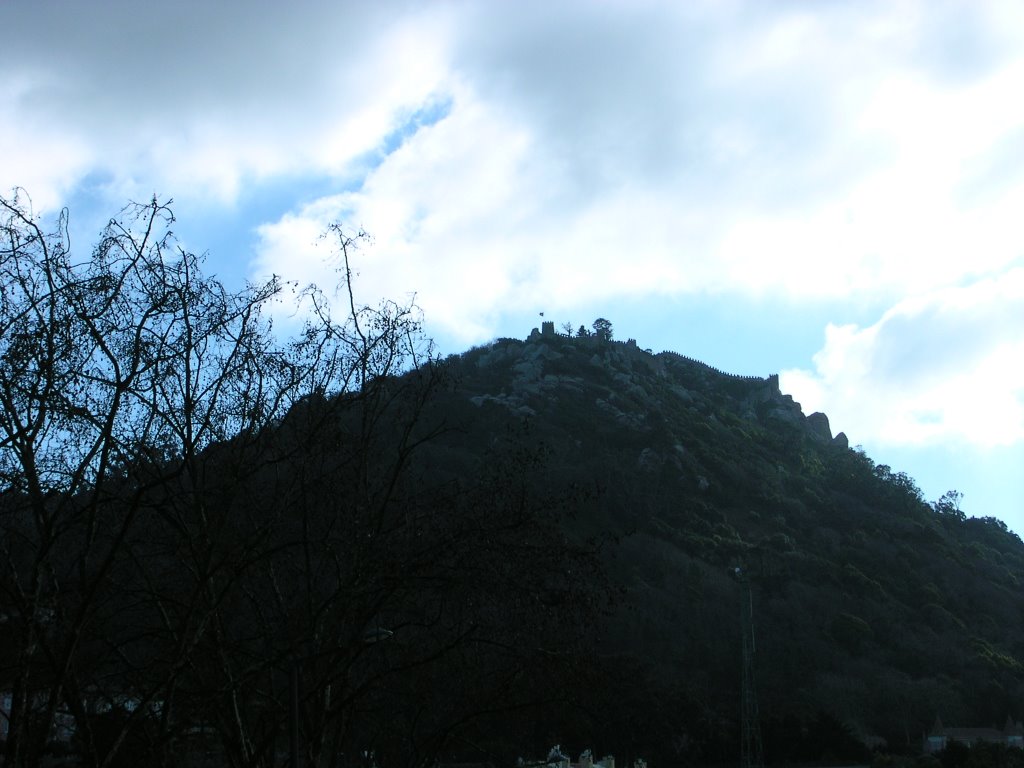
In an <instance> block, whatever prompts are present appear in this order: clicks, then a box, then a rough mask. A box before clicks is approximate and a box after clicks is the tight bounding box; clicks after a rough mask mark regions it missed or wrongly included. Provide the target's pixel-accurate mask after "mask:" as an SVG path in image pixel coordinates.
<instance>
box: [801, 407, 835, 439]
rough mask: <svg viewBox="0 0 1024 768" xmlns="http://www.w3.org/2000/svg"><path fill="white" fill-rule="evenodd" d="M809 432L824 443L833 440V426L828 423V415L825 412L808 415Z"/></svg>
mask: <svg viewBox="0 0 1024 768" xmlns="http://www.w3.org/2000/svg"><path fill="white" fill-rule="evenodd" d="M807 432H808V434H810V435H811V437H813V438H814V439H815V440H818V441H820V442H823V443H831V442H832V428H831V427H830V426H829V424H828V416H826V415H825V414H824V413H820V412H817V413H812V414H811V415H810V416H808V417H807Z"/></svg>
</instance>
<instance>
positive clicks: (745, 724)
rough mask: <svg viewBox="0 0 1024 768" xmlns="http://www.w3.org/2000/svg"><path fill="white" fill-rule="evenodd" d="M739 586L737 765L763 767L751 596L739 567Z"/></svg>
mask: <svg viewBox="0 0 1024 768" xmlns="http://www.w3.org/2000/svg"><path fill="white" fill-rule="evenodd" d="M733 577H734V578H735V579H736V581H738V582H739V585H740V628H741V631H742V635H743V672H742V677H741V685H740V732H741V735H740V768H763V766H764V753H763V751H762V748H761V720H760V716H759V714H758V711H757V689H756V688H755V687H754V651H755V650H756V646H755V644H754V599H753V596H752V595H751V593H750V577H749V576H747V572H746V571H745V570H743V569H742V568H736V569H735V570H734V571H733Z"/></svg>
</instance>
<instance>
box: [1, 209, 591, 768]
mask: <svg viewBox="0 0 1024 768" xmlns="http://www.w3.org/2000/svg"><path fill="white" fill-rule="evenodd" d="M0 206H2V211H3V221H2V233H0V234H2V238H3V242H2V244H0V284H2V285H3V287H4V290H3V293H2V297H0V402H2V406H3V411H2V417H0V549H2V569H0V625H2V628H3V631H2V632H0V691H2V692H3V696H4V697H5V706H4V712H3V716H4V718H5V726H6V727H5V729H4V730H5V733H6V739H5V742H4V745H3V748H4V755H3V756H4V760H3V764H4V765H6V766H12V767H13V766H37V765H39V764H40V763H41V761H43V760H44V758H45V757H46V756H47V755H50V756H51V757H52V756H65V757H66V758H67V759H69V760H72V761H73V762H74V763H76V764H85V765H107V766H116V765H124V766H128V765H132V766H137V765H166V766H175V765H193V764H211V765H232V766H272V765H283V764H286V762H288V761H289V760H291V754H290V753H291V752H292V750H293V749H294V750H297V751H298V753H299V754H298V757H299V760H300V764H302V765H310V766H313V765H321V766H334V765H366V766H369V765H374V764H379V765H410V766H414V765H427V764H430V763H432V762H433V761H434V759H435V758H436V756H437V755H438V754H441V753H443V752H444V751H445V750H449V751H451V750H456V751H458V750H462V751H463V752H465V751H467V750H471V751H476V752H478V753H479V752H480V751H481V750H483V749H487V750H493V749H495V747H498V748H500V747H501V735H502V734H506V733H508V732H509V728H508V727H506V726H504V725H503V723H513V722H515V720H516V717H517V713H520V712H524V711H531V712H533V711H537V708H543V707H545V706H561V704H562V700H563V699H565V697H566V693H565V692H566V691H571V690H573V689H574V687H575V686H574V685H573V684H571V681H573V680H577V681H578V680H579V679H580V678H579V677H578V676H577V672H578V667H579V664H578V662H579V660H580V659H581V658H582V656H581V645H580V643H581V639H582V638H583V637H584V635H585V631H584V629H585V627H586V625H587V623H588V620H587V618H586V617H587V616H589V615H592V614H593V613H594V611H595V609H597V608H598V607H599V605H600V603H601V601H602V600H603V599H604V598H603V595H602V593H601V591H600V589H598V586H597V585H599V584H600V583H601V579H600V578H599V573H598V568H597V566H598V561H597V560H596V558H595V557H594V551H593V548H592V547H591V546H590V545H587V544H586V543H574V542H572V541H570V540H568V539H567V538H566V536H565V534H564V533H563V529H562V527H561V526H560V519H559V518H560V516H561V514H562V512H563V506H562V505H561V504H560V503H558V500H553V499H550V498H545V499H538V498H537V497H536V494H535V493H534V492H533V490H532V489H531V487H530V486H528V485H527V484H526V483H525V482H524V478H525V477H526V475H527V473H530V474H531V475H534V476H535V472H534V470H533V468H532V465H533V463H534V457H533V456H532V455H531V454H530V453H529V452H528V451H525V450H524V449H523V447H522V445H521V444H520V442H519V441H518V439H517V438H516V437H515V436H514V435H510V436H509V437H508V438H507V439H501V440H496V441H494V442H493V443H492V444H490V445H489V446H488V447H487V448H486V449H485V450H481V451H480V452H479V454H478V456H477V459H476V461H475V463H474V466H473V467H471V471H470V472H469V473H467V474H462V475H460V476H454V475H452V474H451V473H448V472H445V471H444V469H443V467H438V466H433V465H430V464H427V463H423V462H421V461H419V459H418V454H419V452H420V448H421V447H422V446H423V445H424V444H428V443H430V442H431V441H432V440H435V439H436V438H437V437H438V436H439V435H440V434H442V433H443V432H444V431H445V430H446V425H445V424H444V422H443V420H441V419H438V418H436V414H435V415H434V416H431V417H427V416H426V415H425V412H424V405H425V403H427V402H428V401H429V399H430V398H431V397H432V396H433V393H434V392H435V391H437V390H438V388H440V387H443V386H445V382H444V376H443V374H442V372H441V370H440V367H439V366H438V365H437V364H436V361H434V360H433V359H432V357H431V353H430V349H429V346H428V345H427V344H426V343H425V342H424V341H423V339H422V337H421V335H420V332H419V322H418V319H417V317H416V315H415V313H414V310H413V309H412V308H410V307H400V306H397V305H394V304H390V303H388V304H384V305H382V306H380V307H376V308H368V307H360V306H358V305H357V304H356V302H355V299H354V296H353V295H352V292H351V285H350V283H349V281H348V280H349V277H350V272H349V271H348V257H349V254H350V251H351V249H352V248H353V247H354V245H355V242H354V240H352V239H350V238H347V237H346V236H344V234H343V233H341V231H340V230H335V231H334V232H333V233H332V234H333V235H334V236H336V238H337V240H336V246H337V247H336V249H335V255H336V256H338V258H339V263H340V264H341V268H340V270H339V280H340V282H341V289H342V295H344V296H347V298H348V299H350V300H351V301H350V302H349V310H350V311H349V312H348V313H347V314H346V315H345V316H344V317H343V318H342V319H341V320H340V321H338V320H336V319H334V318H333V317H332V316H331V315H330V314H329V313H328V309H327V303H326V302H325V301H324V300H323V298H322V296H320V295H319V294H317V293H316V292H315V291H314V290H312V289H310V290H306V291H303V292H300V299H301V300H302V301H304V302H305V304H306V307H305V316H307V317H308V318H309V319H308V320H307V321H306V322H305V323H304V325H303V326H302V327H301V328H300V329H299V331H298V332H297V333H296V334H295V335H294V336H293V337H292V338H291V339H290V340H288V341H286V342H283V343H282V342H280V341H278V340H276V339H275V337H274V336H273V335H272V334H271V327H270V325H271V324H270V320H269V319H268V315H267V308H268V307H269V306H270V305H271V304H272V303H273V302H275V301H279V299H280V297H281V295H282V293H283V292H284V291H285V290H286V289H287V288H288V286H281V285H279V284H278V283H277V282H274V281H272V282H270V283H268V284H266V285H262V286H254V287H250V288H247V289H246V290H244V291H242V292H239V293H232V292H229V291H227V290H226V289H225V288H223V286H221V285H220V284H218V283H217V282H216V281H215V280H212V279H210V278H208V277H205V276H204V275H202V273H201V271H200V267H201V260H200V259H198V258H196V257H195V256H193V255H191V254H188V253H185V252H182V251H180V250H178V249H176V247H175V244H174V240H173V235H172V233H171V229H170V227H171V224H172V222H173V218H172V217H171V213H170V210H169V209H168V208H167V207H166V206H164V205H162V204H160V203H159V202H157V201H155V200H154V201H153V202H152V203H150V204H148V205H140V206H133V207H132V208H130V209H128V210H127V211H126V212H125V215H124V217H123V218H122V219H119V220H116V221H112V222H111V224H110V226H109V227H108V228H107V230H106V231H105V232H104V233H103V237H102V238H101V241H100V243H99V245H98V246H97V248H96V250H95V252H94V253H93V254H92V256H91V257H89V258H81V257H79V258H77V259H76V258H75V257H74V256H73V255H72V254H71V252H70V250H69V244H68V240H67V236H66V216H65V217H62V218H61V220H60V221H58V222H57V224H56V229H55V231H54V232H52V233H50V232H47V231H45V230H44V229H43V228H42V226H41V224H40V223H39V221H38V220H37V219H36V218H34V216H33V214H32V212H31V210H30V208H29V207H28V206H29V204H28V201H27V199H26V198H25V196H24V194H23V193H21V194H19V195H17V196H15V197H14V198H12V199H11V200H2V201H0ZM402 373H406V374H407V375H405V376H402V377H399V376H398V374H402ZM569 574H571V575H572V577H571V578H568V575H569ZM481 735H482V736H481ZM545 736H546V734H545ZM478 737H479V738H480V741H481V742H482V746H479V747H478V746H476V745H475V741H476V740H477V739H478ZM467 745H468V746H467Z"/></svg>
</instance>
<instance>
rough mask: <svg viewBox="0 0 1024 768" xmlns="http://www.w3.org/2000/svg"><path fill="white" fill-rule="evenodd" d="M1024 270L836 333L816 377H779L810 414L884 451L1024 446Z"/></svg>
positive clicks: (915, 301) (802, 373)
mask: <svg viewBox="0 0 1024 768" xmlns="http://www.w3.org/2000/svg"><path fill="white" fill-rule="evenodd" d="M1022 305H1024V269H1021V268H1017V269H1013V270H1010V271H1008V272H1006V273H1005V274H1002V275H1000V276H998V277H993V278H988V279H985V280H981V281H978V282H976V283H973V284H971V285H969V286H966V287H962V288H945V289H941V290H937V291H934V292H931V293H928V294H924V295H921V296H918V297H915V298H911V299H906V300H904V301H902V302H900V303H899V304H897V305H896V306H895V307H893V308H892V309H890V310H889V311H888V312H886V313H885V314H884V315H883V316H882V318H881V319H880V320H879V321H878V322H877V323H875V324H874V325H872V326H869V327H867V328H859V327H857V326H855V325H845V326H835V325H829V326H828V328H827V329H826V331H825V345H824V347H823V348H822V349H821V350H820V351H819V352H818V353H817V354H816V355H815V356H814V366H815V367H814V370H813V371H806V370H790V371H785V372H783V373H782V374H781V382H782V387H783V389H784V390H785V391H787V392H789V393H791V394H792V395H793V396H794V398H795V399H797V400H798V401H800V402H801V403H802V404H803V408H804V412H805V413H810V412H812V411H823V412H825V413H827V414H828V416H829V419H830V422H831V424H832V426H833V431H839V430H844V431H846V432H847V434H848V436H849V437H850V438H851V440H853V441H855V442H864V443H876V444H878V445H891V446H899V445H918V446H920V445H929V444H936V443H940V442H947V443H957V442H963V443H968V444H971V445H973V446H976V447H984V448H988V447H994V446H1010V445H1014V444H1020V443H1021V442H1022V441H1024V314H1022V313H1021V311H1020V308H1021V306H1022Z"/></svg>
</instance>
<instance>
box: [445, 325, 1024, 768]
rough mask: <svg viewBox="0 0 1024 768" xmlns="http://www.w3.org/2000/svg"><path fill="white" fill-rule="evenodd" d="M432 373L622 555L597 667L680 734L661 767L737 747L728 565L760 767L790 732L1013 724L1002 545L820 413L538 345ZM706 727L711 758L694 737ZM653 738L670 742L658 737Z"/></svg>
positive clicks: (1010, 596) (916, 740) (892, 741)
mask: <svg viewBox="0 0 1024 768" xmlns="http://www.w3.org/2000/svg"><path fill="white" fill-rule="evenodd" d="M447 362H448V365H449V366H450V368H451V369H452V370H453V373H454V379H455V384H454V387H453V389H454V393H453V395H449V396H447V397H449V398H453V399H449V401H448V405H447V406H446V408H448V409H449V410H448V411H447V412H448V413H449V414H450V415H455V414H460V416H459V417H458V418H460V419H461V421H459V423H460V424H464V425H465V428H466V429H467V430H469V431H470V432H471V433H472V434H473V435H475V436H477V438H478V439H480V440H481V441H484V443H486V441H487V440H488V439H492V438H493V436H494V435H496V434H499V433H500V431H501V430H503V429H506V428H507V426H508V425H509V424H511V423H515V422H524V423H529V424H530V425H531V427H530V429H531V430H532V432H531V434H532V439H534V440H535V441H536V442H537V443H538V444H543V445H544V446H545V447H546V449H547V451H548V462H549V463H550V465H551V466H552V468H553V474H554V475H555V476H556V477H561V478H562V479H563V480H565V481H566V483H571V484H575V485H577V486H580V487H584V488H589V489H591V490H592V491H593V496H592V497H591V499H590V500H589V501H588V502H586V503H585V504H584V505H583V507H584V511H582V512H581V513H580V514H579V517H580V518H582V520H583V522H577V527H578V528H579V529H580V530H582V531H586V532H591V533H593V532H595V531H604V532H609V531H610V532H612V533H613V534H614V535H615V536H617V537H618V540H619V543H618V545H617V548H616V552H615V557H614V558H612V562H613V567H612V570H613V571H614V574H615V580H616V583H617V584H618V585H619V587H620V588H621V589H622V590H623V594H624V595H625V597H624V602H625V604H626V605H627V606H628V608H626V609H620V610H619V611H618V612H617V613H616V616H614V617H613V618H612V620H611V621H610V622H609V623H608V625H607V627H606V629H605V630H603V631H604V632H605V634H606V638H607V645H606V646H604V647H605V650H606V651H607V652H608V653H610V654H612V655H616V654H617V655H618V656H619V657H623V658H629V659H630V661H629V662H628V664H636V665H639V666H641V667H648V668H649V674H648V675H646V676H643V677H642V679H643V680H644V684H645V685H648V686H651V690H652V691H657V692H658V693H657V696H656V698H658V699H663V700H675V701H677V705H678V708H679V711H680V712H690V713H691V714H690V715H689V716H688V719H689V720H692V721H693V722H691V723H690V724H689V725H688V726H687V727H685V728H683V731H684V732H685V733H686V734H687V738H686V740H685V741H686V743H687V744H688V745H689V746H688V747H687V748H686V750H683V751H682V752H679V753H678V754H668V753H666V754H663V755H661V757H662V758H663V759H665V760H683V761H684V762H685V761H687V760H706V759H710V758H712V757H714V756H715V755H718V756H720V757H724V756H725V755H726V754H728V750H727V746H725V745H727V744H728V743H729V741H730V739H732V738H733V737H734V736H736V734H737V733H738V731H737V730H736V729H738V723H737V721H736V716H737V711H738V701H739V698H738V697H739V691H738V679H739V678H738V675H739V634H738V633H739V626H738V621H737V616H736V611H737V609H736V608H734V607H733V606H736V600H737V599H738V597H737V595H736V589H735V586H734V585H732V584H730V583H729V581H728V576H727V572H728V569H729V568H731V567H734V566H735V565H737V564H740V563H743V564H744V565H746V566H748V567H750V568H751V571H752V573H753V582H754V584H755V587H754V600H755V613H756V615H757V621H758V625H759V643H760V651H759V660H758V661H759V672H758V675H759V686H760V691H761V694H762V713H763V715H764V719H765V733H766V742H767V743H769V744H771V743H776V747H775V756H776V757H778V756H779V754H780V752H779V750H780V747H779V746H778V744H777V738H776V737H777V734H778V732H779V730H780V729H781V728H782V727H783V726H782V724H783V723H785V722H790V721H791V720H792V719H793V718H796V719H797V720H799V721H800V722H801V723H803V724H804V725H803V726H802V727H804V728H805V729H806V727H808V726H807V724H808V723H816V722H817V723H819V725H820V724H821V723H831V724H835V723H839V724H841V726H842V728H843V729H845V731H844V732H847V733H848V734H850V735H853V736H856V737H857V738H858V739H860V741H861V742H862V743H872V744H878V743H881V742H882V741H885V742H886V743H888V744H889V746H890V748H892V749H895V750H907V751H914V750H915V749H917V748H919V747H920V737H921V735H922V734H923V733H924V732H925V731H926V730H927V728H928V727H929V725H930V724H931V723H932V722H933V721H934V719H935V716H936V714H941V715H942V717H943V719H944V721H945V722H953V721H956V722H958V723H963V724H966V725H970V724H984V723H988V722H1003V721H1004V720H1005V718H1006V717H1007V716H1008V715H1012V716H1014V717H1018V718H1019V717H1020V716H1021V713H1022V712H1024V675H1022V669H1024V667H1022V665H1021V662H1020V659H1021V658H1024V643H1022V641H1021V639H1020V638H1021V637H1022V635H1024V614H1022V611H1021V609H1020V605H1019V601H1018V600H1017V598H1016V593H1015V590H1016V588H1017V587H1018V585H1019V584H1020V583H1021V580H1022V579H1024V545H1022V544H1021V541H1020V539H1019V537H1017V536H1016V535H1015V534H1013V533H1012V532H1010V531H1008V530H1007V529H1006V526H1005V525H1004V524H1002V523H1000V521H998V520H995V519H993V518H985V517H982V518H969V517H967V516H966V514H964V513H963V512H962V511H961V510H960V509H959V507H958V505H957V504H956V503H955V502H956V497H955V496H954V495H948V498H947V497H944V498H943V499H942V500H939V501H936V502H933V503H927V502H926V501H925V500H924V498H923V496H922V494H921V491H920V489H919V488H918V487H917V485H916V483H915V482H914V481H913V479H912V478H910V477H909V476H908V475H906V473H903V472H899V471H893V470H892V468H890V467H888V466H886V465H882V464H876V463H875V462H874V461H872V460H871V459H870V458H869V457H868V456H867V455H866V454H864V453H863V451H861V450H859V449H852V448H850V447H849V445H848V441H847V439H846V436H845V435H844V434H843V433H839V434H837V435H835V436H834V437H833V436H832V434H831V430H830V428H829V425H828V418H827V416H826V415H825V414H819V413H814V414H810V415H804V414H803V412H802V409H801V407H800V404H799V403H797V402H795V401H794V400H793V398H792V397H791V396H789V395H785V394H783V393H782V392H781V391H779V389H778V378H777V376H774V375H770V376H768V377H765V378H760V377H750V376H734V375H730V374H726V373H724V372H721V371H717V370H716V369H714V368H713V367H712V366H708V365H706V364H704V363H701V362H700V361H697V360H692V359H689V358H687V357H686V356H684V355H680V354H678V353H674V352H662V353H658V354H654V353H651V352H648V351H645V350H642V349H640V348H639V347H638V346H637V344H636V342H635V341H632V340H629V341H626V342H618V341H613V340H611V339H607V338H595V337H593V336H592V337H589V338H582V339H581V338H575V337H570V336H563V335H559V334H555V333H553V332H548V333H544V332H537V331H535V332H534V333H533V334H531V335H530V337H529V338H527V339H526V340H525V341H523V340H517V339H498V340H495V341H494V342H491V343H490V344H487V345H482V346H480V347H476V348H474V349H472V350H470V351H468V352H466V353H464V354H463V355H457V356H452V357H450V358H449V359H448V361H447ZM459 397H461V398H462V401H461V406H460V405H459V404H458V400H459ZM488 436H490V437H488ZM951 500H952V501H951ZM694 617H697V620H696V621H694ZM667 638H672V640H671V641H668V640H667ZM723 638H725V639H727V640H728V642H722V640H723ZM697 659H699V660H700V661H699V663H695V661H694V660H697ZM628 664H627V665H628ZM650 670H653V671H650ZM618 671H619V672H621V670H618ZM627 677H628V675H627ZM709 711H710V712H714V713H716V717H718V718H719V719H720V720H721V721H722V722H723V723H725V724H726V725H724V726H723V727H722V729H719V730H720V731H722V733H720V734H719V736H720V737H716V736H714V735H713V734H710V733H709V732H708V731H707V730H706V729H703V730H702V729H701V728H699V727H698V726H697V725H696V723H698V722H700V719H701V717H703V715H700V714H699V713H700V712H704V713H705V714H706V713H707V712H709ZM822 718H824V719H822ZM684 719H686V718H684ZM646 720H647V721H648V722H650V723H656V722H658V714H657V712H655V711H650V712H648V714H647V717H646ZM672 727H673V728H675V729H676V731H675V736H678V735H679V733H680V730H679V728H680V724H679V721H678V720H677V721H676V722H675V724H674V725H673V726H672ZM821 727H825V726H824V725H822V726H821ZM609 730H610V732H614V731H615V728H614V727H612V726H609ZM724 732H728V733H729V734H731V735H729V736H728V737H726V736H725V735H722V734H724ZM650 735H651V736H654V733H653V732H652V733H651V734H650ZM660 738H661V739H662V743H663V744H669V743H673V742H672V738H673V735H672V734H671V733H669V732H668V726H666V732H665V733H664V734H662V736H661V737H660ZM854 741H856V739H855V740H854ZM851 743H852V742H851ZM631 748H635V749H641V748H642V745H640V744H636V745H634V746H633V747H631ZM626 751H628V748H627V750H626ZM783 751H784V750H783ZM670 752H671V750H670ZM769 752H771V750H769ZM684 753H685V754H684Z"/></svg>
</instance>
